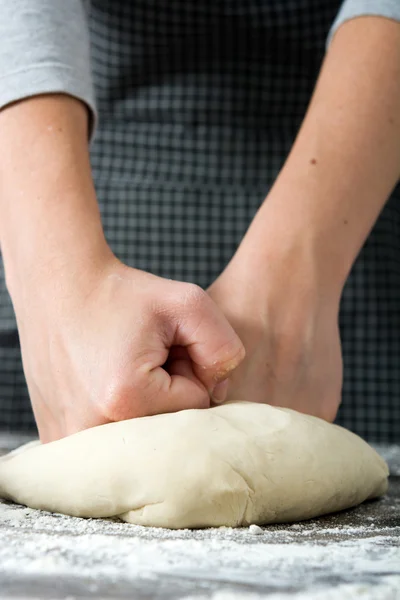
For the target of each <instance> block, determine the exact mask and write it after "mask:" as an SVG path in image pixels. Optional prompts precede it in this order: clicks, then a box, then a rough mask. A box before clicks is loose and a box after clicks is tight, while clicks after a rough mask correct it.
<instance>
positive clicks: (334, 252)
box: [0, 17, 400, 442]
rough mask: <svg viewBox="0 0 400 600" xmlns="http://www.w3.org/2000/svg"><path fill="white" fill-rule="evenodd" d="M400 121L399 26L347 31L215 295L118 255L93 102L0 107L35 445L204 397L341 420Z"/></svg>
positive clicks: (4, 196)
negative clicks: (369, 243)
mask: <svg viewBox="0 0 400 600" xmlns="http://www.w3.org/2000/svg"><path fill="white" fill-rule="evenodd" d="M376 48H379V53H378V52H376ZM399 115H400V25H399V24H398V23H396V22H394V21H390V20H388V19H383V18H377V17H362V18H358V19H354V20H352V21H349V22H347V23H345V24H344V25H343V26H342V27H341V28H340V29H339V30H338V32H337V33H336V35H335V37H334V39H333V42H332V44H331V47H330V49H329V52H328V54H327V58H326V60H325V63H324V65H323V68H322V71H321V75H320V78H319V81H318V85H317V87H316V90H315V93H314V96H313V99H312V101H311V104H310V107H309V110H308V113H307V115H306V118H305V120H304V123H303V126H302V128H301V130H300V132H299V135H298V137H297V139H296V142H295V144H294V146H293V149H292V151H291V153H290V156H289V157H288V160H287V161H286V164H285V165H284V167H283V169H282V172H281V173H280V175H279V177H278V179H277V181H276V183H275V185H274V186H273V188H272V189H271V191H270V193H269V195H268V198H267V199H266V201H265V202H264V203H263V205H262V206H261V208H260V210H259V211H258V213H257V215H256V217H255V219H254V221H253V223H252V224H251V226H250V227H249V230H248V232H247V234H246V236H245V237H244V239H243V241H242V244H241V245H240V247H239V249H238V251H237V252H236V254H235V256H234V257H233V258H232V260H231V262H230V264H229V265H228V267H227V268H226V269H225V271H224V272H223V273H222V274H221V275H220V277H219V278H218V279H217V280H216V281H215V282H214V283H213V285H212V286H211V287H210V289H209V290H208V293H206V292H204V291H202V290H200V289H199V288H197V287H196V286H193V285H191V284H186V283H180V282H172V281H169V280H163V279H160V278H158V277H155V276H153V275H150V274H147V273H143V272H141V271H138V270H136V269H131V268H129V267H127V266H125V265H122V264H121V263H120V262H119V261H118V260H117V258H116V257H115V256H114V255H113V253H112V252H111V250H110V248H109V247H108V245H107V243H106V241H105V239H104V235H103V231H102V227H101V221H100V215H99V210H98V207H97V202H96V198H95V193H94V188H93V183H92V180H91V174H90V166H89V158H88V149H87V113H86V109H85V108H84V107H83V105H81V104H80V103H79V102H78V101H77V100H74V99H73V98H70V97H67V96H57V95H49V96H45V97H37V98H32V99H28V100H25V101H23V102H20V103H18V104H15V105H12V106H10V107H8V108H6V109H5V110H3V111H2V113H0V138H1V139H2V140H4V143H2V144H1V148H0V215H1V219H0V242H1V249H2V254H3V259H4V264H5V269H6V279H7V286H8V289H9V291H10V294H11V298H12V301H13V304H14V308H15V311H16V316H17V322H18V328H19V333H20V340H21V348H22V356H23V361H24V369H25V374H26V378H27V382H28V386H29V391H30V395H31V400H32V405H33V408H34V412H35V417H36V420H37V424H38V428H39V433H40V436H41V439H42V441H45V442H47V441H51V440H54V439H57V438H59V437H62V436H65V435H69V434H71V433H74V432H75V431H79V430H81V429H84V428H87V427H91V426H94V425H98V424H101V423H106V422H110V421H115V420H120V419H126V418H130V417H136V416H143V415H149V414H156V413H158V412H166V411H173V410H178V409H182V408H192V407H200V408H202V407H207V406H209V405H210V399H211V398H212V400H214V401H224V400H225V399H226V398H228V399H234V398H246V399H251V400H253V401H257V402H268V403H270V404H275V405H279V406H290V407H292V408H295V409H297V410H300V411H303V412H306V413H310V414H315V415H317V416H320V417H322V418H324V419H327V420H333V419H334V417H335V415H336V412H337V409H338V406H339V403H340V395H341V387H342V358H341V350H340V340H339V332H338V310H339V301H340V297H341V293H342V290H343V286H344V283H345V281H346V278H347V276H348V273H349V271H350V269H351V266H352V264H353V262H354V260H355V258H356V256H357V254H358V252H359V250H360V248H361V246H362V244H363V242H364V240H365V239H366V237H367V235H368V233H369V231H370V229H371V228H372V226H373V224H374V222H375V221H376V219H377V216H378V214H379V212H380V210H381V208H382V207H383V205H384V203H385V202H386V200H387V198H388V197H389V195H390V193H391V191H392V189H393V187H394V186H395V184H396V182H397V181H398V179H399V176H400V117H399ZM26 148H29V152H26ZM235 332H236V333H235ZM239 338H240V339H239ZM240 340H241V341H240ZM163 366H164V368H163ZM228 376H230V377H229V381H228V380H227V378H228ZM223 381H225V383H221V382H223ZM218 383H219V386H218V387H217V388H215V386H216V384H218Z"/></svg>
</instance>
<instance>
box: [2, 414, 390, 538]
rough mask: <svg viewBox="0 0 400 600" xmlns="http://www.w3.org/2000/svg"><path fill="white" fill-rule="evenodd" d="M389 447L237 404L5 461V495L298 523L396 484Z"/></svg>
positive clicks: (137, 514)
mask: <svg viewBox="0 0 400 600" xmlns="http://www.w3.org/2000/svg"><path fill="white" fill-rule="evenodd" d="M387 477H388V469H387V465H386V463H385V462H384V461H383V460H382V458H380V456H379V455H378V454H377V453H376V452H375V450H373V449H372V448H371V447H370V446H369V445H368V444H367V443H366V442H364V441H363V440H362V439H361V438H359V437H358V436H356V435H354V434H353V433H351V432H350V431H347V430H346V429H343V428H341V427H338V426H337V425H332V424H330V423H326V422H325V421H322V420H320V419H318V418H316V417H311V416H307V415H303V414H301V413H298V412H296V411H293V410H290V409H283V408H275V407H272V406H269V405H266V404H255V403H250V402H237V403H230V404H225V405H222V406H217V407H215V408H210V409H206V410H186V411H182V412H178V413H173V414H163V415H157V416H152V417H144V418H140V419H132V420H129V421H122V422H119V423H111V424H109V425H102V426H99V427H94V428H92V429H88V430H86V431H82V432H80V433H77V434H75V435H72V436H70V437H67V438H64V439H62V440H59V441H56V442H52V443H50V444H46V445H40V444H37V445H33V446H32V445H29V446H28V447H27V448H26V449H25V450H23V451H19V452H17V453H12V454H10V455H8V456H6V457H4V458H2V459H0V497H3V498H6V499H9V500H14V501H15V502H18V503H20V504H25V505H27V506H30V507H32V508H40V509H44V510H49V511H52V512H59V513H64V514H67V515H74V516H78V517H113V516H119V517H120V518H121V519H123V520H124V521H128V522H129V523H135V524H139V525H147V526H155V527H168V528H174V529H175V528H185V527H191V528H194V527H217V526H222V525H225V526H229V527H240V526H247V525H250V524H259V525H261V524H267V523H282V522H291V521H298V520H302V519H309V518H311V517H317V516H319V515H323V514H326V513H330V512H333V511H337V510H341V509H344V508H348V507H351V506H355V505H357V504H359V503H360V502H363V501H364V500H366V499H368V498H374V497H376V496H380V495H381V494H383V493H384V492H385V491H386V489H387Z"/></svg>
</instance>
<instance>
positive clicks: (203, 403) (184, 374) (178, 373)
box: [148, 359, 210, 414]
mask: <svg viewBox="0 0 400 600" xmlns="http://www.w3.org/2000/svg"><path fill="white" fill-rule="evenodd" d="M170 369H171V371H170V374H169V373H167V372H166V371H165V370H164V369H163V368H162V367H157V368H156V369H154V370H153V371H152V372H151V373H150V374H149V376H150V377H151V378H154V379H157V384H158V386H159V388H160V391H159V393H158V394H157V395H156V396H154V397H153V398H152V399H151V400H150V402H149V404H148V406H149V412H148V414H159V413H168V412H176V411H179V410H186V409H190V408H208V407H209V406H210V397H209V394H208V391H207V389H206V388H205V387H204V386H203V384H202V383H201V382H199V380H198V378H197V377H196V375H195V374H194V372H193V369H192V363H191V362H190V361H189V360H187V359H177V360H175V361H173V362H172V364H171V365H170Z"/></svg>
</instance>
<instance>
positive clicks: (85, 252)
mask: <svg viewBox="0 0 400 600" xmlns="http://www.w3.org/2000/svg"><path fill="white" fill-rule="evenodd" d="M87 130H88V127H87V111H86V109H85V106H84V105H83V104H82V103H80V102H79V101H77V100H74V99H72V98H71V97H69V96H66V95H65V96H63V95H59V96H57V95H48V96H43V97H35V98H32V99H28V100H24V101H22V102H20V103H16V104H14V105H12V106H9V107H7V108H5V109H4V110H3V111H2V112H0V138H1V140H2V144H1V145H0V243H1V248H2V254H3V258H4V263H5V269H6V278H7V285H8V288H9V291H10V294H11V297H12V300H13V304H14V308H15V312H16V316H17V323H18V330H19V335H20V341H21V349H22V357H23V363H24V370H25V375H26V379H27V382H28V387H29V392H30V396H31V401H32V405H33V409H34V412H35V417H36V421H37V424H38V427H39V432H40V435H41V439H42V441H45V442H47V441H51V440H54V439H57V438H59V437H62V436H65V435H68V434H71V433H74V432H76V431H79V430H81V429H85V428H87V427H91V426H94V425H100V424H103V423H107V422H110V421H117V420H121V419H127V418H132V417H138V416H145V415H150V414H158V413H161V412H172V411H174V410H180V409H183V408H201V407H206V406H208V405H209V402H210V394H213V395H214V396H215V397H216V398H220V399H221V400H222V399H223V398H224V393H225V392H224V388H223V387H222V390H221V389H220V390H219V391H218V388H217V387H216V386H217V384H218V383H219V382H221V381H223V380H224V379H225V378H226V377H227V376H228V375H229V373H230V371H231V370H232V369H233V368H234V367H235V366H236V365H237V364H238V363H239V362H240V361H241V359H242V358H243V346H242V344H241V342H240V340H239V338H238V337H237V336H236V335H235V333H234V331H233V330H232V328H231V326H230V325H229V323H228V322H227V320H226V319H225V318H224V316H223V314H222V313H221V311H220V310H219V309H218V307H216V306H215V304H214V303H213V302H212V301H211V300H210V298H209V297H208V296H207V294H206V293H205V292H204V291H203V290H201V289H200V288H197V287H196V286H193V285H191V284H186V283H180V282H174V281H169V280H163V279H161V278H159V277H155V276H153V275H150V274H147V273H144V272H141V271H138V270H136V269H132V268H130V267H127V266H125V265H123V264H122V263H121V262H120V261H118V260H117V258H116V257H115V256H114V255H113V253H112V252H111V250H110V248H109V247H108V245H107V243H106V240H105V238H104V235H103V231H102V226H101V219H100V214H99V209H98V206H97V201H96V196H95V191H94V186H93V182H92V178H91V172H90V165H89V154H88V142H87ZM174 346H178V347H179V349H180V350H179V353H178V354H176V353H175V354H174V356H173V357H172V358H171V356H170V349H171V348H173V347H174ZM168 358H169V359H170V362H169V370H168V372H167V370H166V369H165V368H163V365H164V364H165V363H166V361H167V359H168Z"/></svg>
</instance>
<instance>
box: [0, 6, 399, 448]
mask: <svg viewBox="0 0 400 600" xmlns="http://www.w3.org/2000/svg"><path fill="white" fill-rule="evenodd" d="M339 5H340V0H318V2H317V1H316V0H169V1H168V2H165V1H164V0H134V1H128V0H92V9H91V14H90V20H89V21H90V30H91V41H92V64H93V73H94V80H95V86H96V92H97V100H98V108H99V115H100V123H99V127H98V130H97V133H96V136H95V140H94V142H93V145H92V165H93V173H94V180H95V184H96V188H97V192H98V198H99V203H100V207H101V212H102V218H103V223H104V229H105V233H106V237H107V239H108V242H109V244H110V246H111V247H112V249H113V250H114V252H115V253H116V255H117V256H118V257H119V258H120V259H121V260H122V261H124V262H125V263H127V264H128V265H131V266H135V267H137V268H139V269H144V270H146V271H151V272H153V273H156V274H157V275H160V276H162V277H168V278H173V279H179V280H184V281H191V282H196V283H197V284H199V285H201V286H202V287H204V288H206V287H207V286H208V285H209V284H210V283H211V282H212V281H213V280H214V279H215V278H216V277H217V276H218V274H219V273H220V272H221V271H222V270H223V268H224V267H225V265H226V264H227V263H228V261H229V260H230V258H231V257H232V255H233V254H234V252H235V250H236V248H237V246H238V244H239V242H240V240H241V238H242V236H243V235H244V233H245V231H246V229H247V227H248V225H249V223H250V221H251V219H252V218H253V216H254V214H255V212H256V211H257V209H258V207H259V205H260V203H261V202H262V201H263V199H264V198H265V196H266V194H267V193H268V190H269V188H270V186H271V185H272V183H273V181H274V179H275V177H276V175H277V173H278V172H279V169H280V168H281V166H282V164H283V161H284V159H285V157H286V156H287V154H288V151H289V149H290V147H291V144H292V142H293V140H294V138H295V135H296V132H297V131H298V128H299V125H300V123H301V121H302V118H303V116H304V113H305V110H306V107H307V104H308V102H309V99H310V95H311V93H312V90H313V86H314V84H315V80H316V77H317V74H318V71H319V69H320V66H321V61H322V59H323V55H324V51H325V42H326V37H327V34H328V31H329V28H330V26H331V24H332V22H333V20H334V17H335V15H336V13H337V11H338V9H339ZM340 329H341V337H342V345H343V355H344V365H345V368H344V391H343V404H342V407H341V409H340V412H339V416H338V422H339V423H340V424H342V425H344V426H346V427H348V428H350V429H352V430H353V431H355V432H357V433H359V434H360V435H362V436H364V437H365V438H367V439H369V440H374V441H380V442H395V441H399V439H400V187H399V188H397V189H396V190H395V192H394V194H393V195H392V197H391V199H390V200H389V202H388V203H387V205H386V207H385V209H384V210H383V212H382V214H381V216H380V218H379V220H378V222H377V223H376V226H375V228H374V230H373V232H372V233H371V235H370V237H369V239H368V240H367V242H366V244H365V246H364V248H363V250H362V252H361V254H360V256H359V258H358V260H357V262H356V264H355V265H354V268H353V270H352V272H351V274H350V277H349V279H348V282H347V284H346V287H345V291H344V295H343V299H342V304H341V313H340ZM77 401H79V399H77ZM32 427H34V421H33V418H32V413H31V410H30V407H29V400H28V393H27V389H26V384H25V381H24V376H23V371H22V365H21V358H20V349H19V342H18V333H17V328H16V324H15V319H14V315H13V311H12V306H11V303H10V299H9V297H8V294H7V291H6V287H5V282H4V272H3V270H2V267H1V268H0V428H3V429H4V428H6V429H29V428H32Z"/></svg>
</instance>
